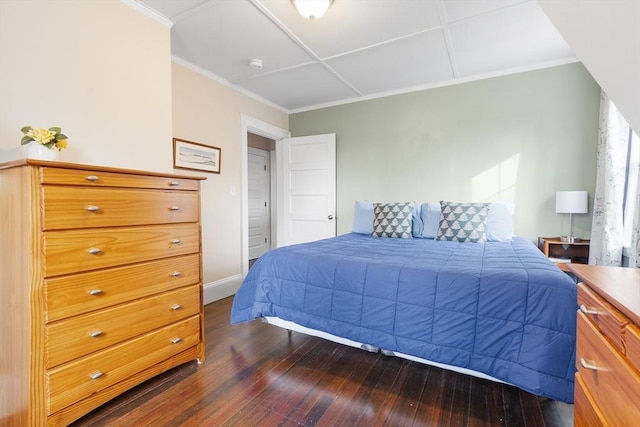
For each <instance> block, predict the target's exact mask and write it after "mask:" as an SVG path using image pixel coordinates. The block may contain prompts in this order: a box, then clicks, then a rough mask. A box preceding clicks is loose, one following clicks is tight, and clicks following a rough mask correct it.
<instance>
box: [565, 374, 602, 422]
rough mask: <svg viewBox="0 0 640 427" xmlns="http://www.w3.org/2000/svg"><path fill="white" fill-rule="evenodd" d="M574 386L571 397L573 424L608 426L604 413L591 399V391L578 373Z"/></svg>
mask: <svg viewBox="0 0 640 427" xmlns="http://www.w3.org/2000/svg"><path fill="white" fill-rule="evenodd" d="M575 379H576V381H575V384H576V387H575V394H574V399H573V404H574V411H573V425H574V426H575V427H605V426H608V425H609V424H607V422H606V420H605V418H604V415H602V412H601V411H600V409H599V408H598V406H597V405H596V403H595V402H594V401H593V398H592V397H591V393H589V390H587V387H586V386H585V385H584V382H583V381H582V378H581V377H580V374H578V373H577V374H576V377H575Z"/></svg>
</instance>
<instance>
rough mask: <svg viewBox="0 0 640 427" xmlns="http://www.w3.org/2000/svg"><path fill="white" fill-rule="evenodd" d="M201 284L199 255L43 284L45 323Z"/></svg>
mask: <svg viewBox="0 0 640 427" xmlns="http://www.w3.org/2000/svg"><path fill="white" fill-rule="evenodd" d="M199 282H200V255H198V254H194V255H184V256H179V257H173V258H166V259H162V260H159V261H150V262H145V263H141V264H134V265H127V266H124V267H114V268H110V269H106V270H99V271H91V272H88V273H80V274H73V275H69V276H61V277H56V278H52V279H46V280H45V281H44V288H43V292H44V300H45V303H46V306H47V310H46V318H45V321H46V322H53V321H56V320H60V319H63V318H65V317H70V316H75V315H77V314H82V313H88V312H90V311H94V310H98V309H101V308H105V307H109V306H113V305H116V304H121V303H123V302H127V301H131V300H134V299H137V298H141V297H145V296H149V295H153V294H158V293H161V292H165V291H169V290H171V289H176V288H179V287H183V286H187V285H192V284H195V283H199Z"/></svg>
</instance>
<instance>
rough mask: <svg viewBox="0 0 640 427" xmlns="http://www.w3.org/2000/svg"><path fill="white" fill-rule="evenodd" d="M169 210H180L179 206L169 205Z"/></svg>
mask: <svg viewBox="0 0 640 427" xmlns="http://www.w3.org/2000/svg"><path fill="white" fill-rule="evenodd" d="M169 210H170V211H179V210H180V206H171V207H170V208H169Z"/></svg>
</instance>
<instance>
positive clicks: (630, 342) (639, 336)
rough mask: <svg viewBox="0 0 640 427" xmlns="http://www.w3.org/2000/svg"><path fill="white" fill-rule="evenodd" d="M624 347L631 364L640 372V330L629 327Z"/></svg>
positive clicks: (626, 331) (634, 326)
mask: <svg viewBox="0 0 640 427" xmlns="http://www.w3.org/2000/svg"><path fill="white" fill-rule="evenodd" d="M624 346H625V349H626V356H627V360H629V363H631V365H633V367H634V368H635V369H636V370H637V371H638V372H640V328H638V327H637V326H636V325H631V324H630V325H627V327H626V328H625V331H624ZM639 387H640V386H639Z"/></svg>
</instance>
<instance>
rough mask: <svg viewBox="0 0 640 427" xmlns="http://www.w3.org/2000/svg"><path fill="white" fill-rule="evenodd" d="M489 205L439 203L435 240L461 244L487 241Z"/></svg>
mask: <svg viewBox="0 0 640 427" xmlns="http://www.w3.org/2000/svg"><path fill="white" fill-rule="evenodd" d="M488 213H489V203H452V202H442V201H441V202H440V224H439V226H438V233H437V235H436V240H453V241H458V242H463V243H482V242H486V241H487V225H486V221H487V214H488Z"/></svg>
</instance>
